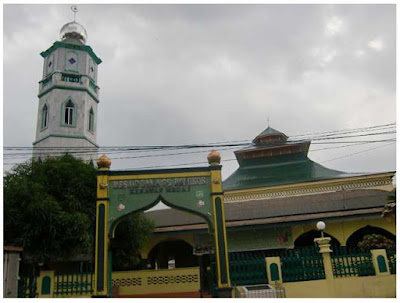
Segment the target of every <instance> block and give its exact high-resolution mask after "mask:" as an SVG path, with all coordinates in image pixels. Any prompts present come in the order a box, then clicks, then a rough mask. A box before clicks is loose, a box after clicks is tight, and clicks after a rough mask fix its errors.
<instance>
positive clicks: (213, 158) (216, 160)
mask: <svg viewBox="0 0 400 303" xmlns="http://www.w3.org/2000/svg"><path fill="white" fill-rule="evenodd" d="M207 160H208V163H209V164H210V165H218V164H220V163H221V155H220V154H219V152H217V151H216V150H211V152H210V153H209V154H208V156H207Z"/></svg>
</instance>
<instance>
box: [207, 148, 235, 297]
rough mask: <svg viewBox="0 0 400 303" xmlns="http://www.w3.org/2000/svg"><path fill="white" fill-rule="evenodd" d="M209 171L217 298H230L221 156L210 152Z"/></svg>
mask: <svg viewBox="0 0 400 303" xmlns="http://www.w3.org/2000/svg"><path fill="white" fill-rule="evenodd" d="M207 160H208V163H209V164H210V169H211V196H212V202H213V206H214V239H215V256H216V261H217V262H216V265H217V285H218V289H217V292H218V297H220V298H230V297H232V287H231V281H230V277H229V259H228V245H227V239H226V228H225V211H224V193H223V191H222V176H221V168H222V166H221V165H220V162H221V156H220V154H219V153H218V152H217V151H214V150H212V151H211V152H210V153H209V154H208V156H207Z"/></svg>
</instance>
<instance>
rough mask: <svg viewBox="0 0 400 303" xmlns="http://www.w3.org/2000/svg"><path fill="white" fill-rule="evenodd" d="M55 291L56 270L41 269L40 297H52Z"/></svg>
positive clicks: (39, 279)
mask: <svg viewBox="0 0 400 303" xmlns="http://www.w3.org/2000/svg"><path fill="white" fill-rule="evenodd" d="M53 292H54V271H53V270H46V271H41V272H40V275H39V278H38V283H37V293H38V297H39V298H52V297H53Z"/></svg>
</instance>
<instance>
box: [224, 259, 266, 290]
mask: <svg viewBox="0 0 400 303" xmlns="http://www.w3.org/2000/svg"><path fill="white" fill-rule="evenodd" d="M229 271H230V277H231V284H232V285H256V284H268V278H267V272H266V270H265V257H264V255H263V254H262V253H260V252H237V253H230V254H229Z"/></svg>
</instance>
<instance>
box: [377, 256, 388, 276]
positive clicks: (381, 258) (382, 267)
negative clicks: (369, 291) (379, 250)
mask: <svg viewBox="0 0 400 303" xmlns="http://www.w3.org/2000/svg"><path fill="white" fill-rule="evenodd" d="M376 260H377V261H378V269H379V272H387V267H386V262H385V257H384V256H382V255H380V256H378V257H377V258H376Z"/></svg>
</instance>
